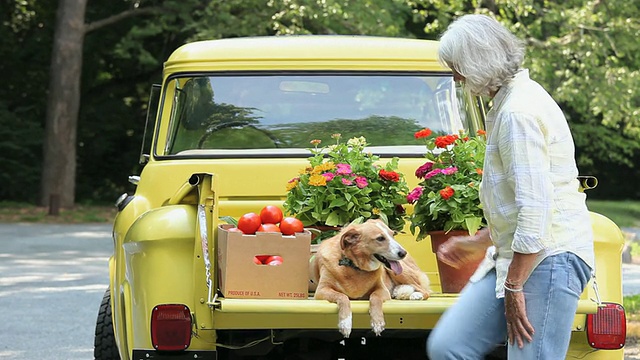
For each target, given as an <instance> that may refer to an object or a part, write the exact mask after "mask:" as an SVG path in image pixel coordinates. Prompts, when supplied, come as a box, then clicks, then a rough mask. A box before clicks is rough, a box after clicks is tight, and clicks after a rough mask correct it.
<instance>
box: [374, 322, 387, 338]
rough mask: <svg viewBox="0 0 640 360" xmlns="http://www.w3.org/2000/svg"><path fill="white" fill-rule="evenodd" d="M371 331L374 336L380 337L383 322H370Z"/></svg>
mask: <svg viewBox="0 0 640 360" xmlns="http://www.w3.org/2000/svg"><path fill="white" fill-rule="evenodd" d="M371 330H373V333H374V334H376V336H380V334H382V332H383V331H384V321H381V322H374V321H372V322H371Z"/></svg>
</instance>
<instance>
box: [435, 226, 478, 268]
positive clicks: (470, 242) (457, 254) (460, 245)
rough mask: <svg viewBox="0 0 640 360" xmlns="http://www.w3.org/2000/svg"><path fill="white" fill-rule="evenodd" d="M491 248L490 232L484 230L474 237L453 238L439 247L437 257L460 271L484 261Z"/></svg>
mask: <svg viewBox="0 0 640 360" xmlns="http://www.w3.org/2000/svg"><path fill="white" fill-rule="evenodd" d="M489 246H491V237H490V236H489V230H488V229H482V230H480V231H478V232H477V233H476V234H475V235H473V236H452V237H451V238H450V239H449V240H447V241H446V242H445V243H443V244H442V245H440V247H438V250H437V252H436V255H437V256H438V259H439V260H440V261H442V262H443V263H445V264H447V265H449V266H451V267H454V268H456V269H459V268H460V267H463V266H464V265H466V264H469V263H472V262H474V261H477V260H480V259H482V258H483V257H484V254H485V252H486V251H487V248H488V247H489Z"/></svg>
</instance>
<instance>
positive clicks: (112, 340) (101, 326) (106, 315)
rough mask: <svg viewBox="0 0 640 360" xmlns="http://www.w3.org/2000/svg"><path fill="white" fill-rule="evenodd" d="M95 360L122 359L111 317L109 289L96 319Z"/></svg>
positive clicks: (105, 293)
mask: <svg viewBox="0 0 640 360" xmlns="http://www.w3.org/2000/svg"><path fill="white" fill-rule="evenodd" d="M93 356H94V358H95V360H120V354H119V353H118V346H117V345H116V337H115V334H114V332H113V321H112V319H111V291H110V290H109V289H107V291H105V292H104V296H103V297H102V303H101V304H100V310H99V311H98V320H97V321H96V337H95V340H94V342H93Z"/></svg>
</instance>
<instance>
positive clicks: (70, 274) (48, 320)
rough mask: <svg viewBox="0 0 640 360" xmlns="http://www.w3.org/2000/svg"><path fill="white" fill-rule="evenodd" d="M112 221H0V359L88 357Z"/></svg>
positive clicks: (104, 277) (105, 278)
mask: <svg viewBox="0 0 640 360" xmlns="http://www.w3.org/2000/svg"><path fill="white" fill-rule="evenodd" d="M111 251H112V240H111V226H110V225H108V224H106V225H39V224H38V225H32V224H0V310H1V311H0V359H11V360H27V359H30V360H31V359H55V360H74V359H93V334H94V331H95V321H96V316H97V314H98V308H99V306H100V301H101V300H102V295H103V294H104V291H105V289H106V288H107V286H108V265H107V259H108V257H109V254H110V253H111Z"/></svg>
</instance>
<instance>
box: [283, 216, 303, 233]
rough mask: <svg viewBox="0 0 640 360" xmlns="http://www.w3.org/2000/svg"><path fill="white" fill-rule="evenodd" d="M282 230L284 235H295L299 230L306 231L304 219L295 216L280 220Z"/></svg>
mask: <svg viewBox="0 0 640 360" xmlns="http://www.w3.org/2000/svg"><path fill="white" fill-rule="evenodd" d="M280 231H282V233H283V234H284V235H293V234H295V233H297V232H302V231H304V225H303V224H302V221H300V220H298V219H296V218H294V217H286V218H284V219H282V221H280Z"/></svg>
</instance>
